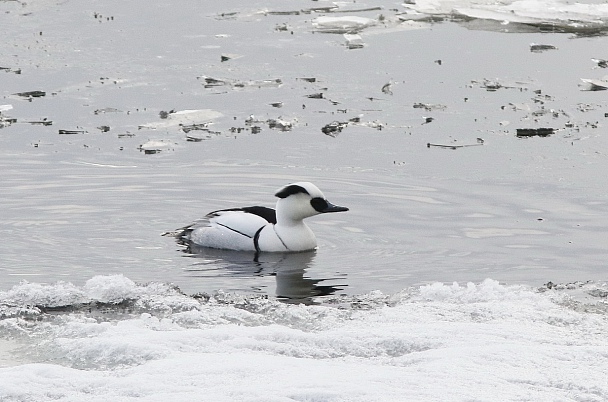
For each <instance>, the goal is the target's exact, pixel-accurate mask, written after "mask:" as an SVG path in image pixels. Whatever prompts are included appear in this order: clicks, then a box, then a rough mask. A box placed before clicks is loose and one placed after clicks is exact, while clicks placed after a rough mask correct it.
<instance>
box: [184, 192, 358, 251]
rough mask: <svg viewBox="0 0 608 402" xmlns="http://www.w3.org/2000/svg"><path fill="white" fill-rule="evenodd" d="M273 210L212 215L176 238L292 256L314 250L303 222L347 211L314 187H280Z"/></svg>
mask: <svg viewBox="0 0 608 402" xmlns="http://www.w3.org/2000/svg"><path fill="white" fill-rule="evenodd" d="M275 195H276V196H277V197H279V200H278V201H277V205H276V210H274V209H271V208H266V207H245V208H233V209H224V210H219V211H214V212H211V213H209V214H207V216H205V217H204V218H203V219H201V220H199V221H197V222H195V223H193V224H192V225H190V226H187V227H185V228H183V229H182V230H181V231H180V232H179V233H178V237H179V238H180V239H182V240H185V241H188V242H192V243H194V244H196V245H199V246H203V247H211V248H219V249H229V250H251V251H257V252H260V251H267V252H296V251H305V250H312V249H314V248H316V247H317V239H316V238H315V235H314V233H313V232H312V231H311V230H310V228H309V227H308V226H306V224H305V223H304V221H303V220H304V219H305V218H308V217H311V216H314V215H318V214H322V213H328V212H340V211H348V208H346V207H339V206H337V205H333V204H331V203H329V202H328V201H327V200H326V199H325V196H324V195H323V193H322V192H321V190H319V189H318V188H317V187H316V186H315V185H314V184H312V183H308V182H298V183H293V184H289V185H287V186H285V187H282V188H281V189H279V190H278V191H277V193H276V194H275Z"/></svg>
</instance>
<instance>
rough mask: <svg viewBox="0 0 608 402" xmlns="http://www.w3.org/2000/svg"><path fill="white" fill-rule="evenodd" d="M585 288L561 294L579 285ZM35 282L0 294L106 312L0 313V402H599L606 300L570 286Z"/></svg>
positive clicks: (605, 390)
mask: <svg viewBox="0 0 608 402" xmlns="http://www.w3.org/2000/svg"><path fill="white" fill-rule="evenodd" d="M588 286H590V285H589V284H586V285H580V286H574V287H571V290H575V289H576V290H578V291H579V292H583V293H585V294H587V295H589V294H592V292H589V291H588V288H587V287H588ZM594 286H600V285H594ZM602 286H603V285H602ZM600 287H601V286H600ZM33 288H34V287H33V285H32V284H30V283H23V284H21V285H18V286H15V287H14V288H13V289H11V290H9V291H6V292H1V293H0V300H2V304H18V303H31V302H38V303H40V302H44V301H45V300H46V301H48V302H49V303H55V302H56V301H57V300H71V299H74V296H73V295H74V294H78V295H79V298H78V300H79V301H80V302H89V303H90V302H93V301H100V300H105V301H106V302H110V303H115V304H114V306H115V307H113V308H112V307H111V306H110V305H105V307H104V308H103V310H96V309H95V308H94V307H91V306H92V305H91V304H89V307H88V308H86V309H75V310H73V311H69V312H66V313H55V314H52V315H48V314H42V313H40V314H39V315H38V317H37V319H36V320H28V319H25V318H23V317H20V316H13V317H9V318H6V319H4V320H2V321H0V336H1V337H2V338H9V339H12V340H11V348H10V349H9V350H8V351H6V352H2V351H1V350H2V349H0V353H10V354H11V356H12V363H11V365H10V366H7V367H4V368H0V400H36V401H46V400H62V401H77V400H87V401H101V400H107V399H108V398H110V399H112V400H119V401H131V400H146V401H167V400H216V401H229V400H248V401H249V400H250V401H261V400H264V401H287V400H306V401H309V400H315V401H316V400H318V401H392V400H435V401H453V400H496V396H497V395H500V399H501V400H586V401H602V400H606V398H608V384H607V383H606V378H607V375H608V353H606V350H608V339H607V338H606V337H605V335H604V334H605V333H606V331H607V330H608V319H607V316H606V314H605V309H604V311H603V312H601V310H597V308H596V310H594V311H595V312H587V311H586V310H588V309H589V308H590V307H592V306H595V305H597V306H602V305H605V300H602V299H601V298H600V299H599V301H598V298H597V297H596V298H594V300H592V301H588V302H586V303H587V304H585V305H583V304H582V303H580V302H577V301H576V300H574V299H573V298H572V297H571V296H569V295H568V293H567V291H566V290H567V288H566V289H562V290H557V289H552V290H548V289H544V290H545V291H544V292H541V291H539V290H536V289H532V288H528V287H524V286H506V285H503V284H499V283H498V282H496V281H493V280H490V279H488V280H486V281H484V282H482V283H480V284H473V283H468V284H464V285H459V284H456V283H454V284H452V285H446V284H442V283H434V284H430V285H426V286H422V287H420V288H418V289H406V290H404V291H402V292H400V293H397V294H394V295H384V294H382V293H380V292H373V293H370V294H367V295H361V296H358V297H356V298H346V297H342V298H340V297H337V296H336V297H335V299H334V300H331V301H329V302H328V303H327V304H324V305H317V306H314V305H313V306H304V305H289V304H283V303H280V302H278V301H276V300H269V299H266V298H262V297H254V296H248V297H246V296H242V295H231V294H223V293H218V294H216V295H213V296H211V297H210V298H209V299H207V298H193V297H190V296H186V295H183V294H181V293H180V292H179V291H178V290H177V289H175V288H172V287H170V286H167V285H162V284H158V283H151V284H147V285H138V284H135V283H133V282H132V281H130V280H129V279H128V278H125V277H124V276H122V275H117V276H97V277H94V278H92V279H91V280H89V281H88V282H87V283H86V284H85V285H84V286H83V287H82V288H79V287H76V286H69V284H66V283H57V284H55V285H48V286H46V287H45V288H44V289H46V291H42V290H40V289H42V287H38V288H37V289H38V291H37V293H36V295H34V296H33V298H32V299H30V300H29V301H27V300H26V301H24V300H23V296H22V295H23V294H24V292H25V290H26V289H33ZM584 289H587V290H584ZM45 293H46V294H47V295H48V297H44V294H45ZM602 294H603V293H602ZM62 295H63V296H62ZM129 302H130V303H131V304H129V305H128V306H127V307H126V308H124V307H125V303H129ZM602 303H604V304H602ZM332 304H333V305H332ZM584 306H587V307H586V308H582V307H584ZM41 307H44V306H41ZM15 342H16V343H18V344H19V345H20V347H15ZM19 360H21V362H20V363H21V364H18V362H19ZM2 361H5V362H8V361H9V360H8V359H3V358H0V362H2ZM5 364H9V363H5Z"/></svg>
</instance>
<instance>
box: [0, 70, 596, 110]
mask: <svg viewBox="0 0 608 402" xmlns="http://www.w3.org/2000/svg"><path fill="white" fill-rule="evenodd" d="M591 61H593V62H594V63H595V64H597V66H598V67H599V68H608V60H604V59H591ZM1 107H2V106H0V108H1Z"/></svg>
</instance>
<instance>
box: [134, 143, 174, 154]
mask: <svg viewBox="0 0 608 402" xmlns="http://www.w3.org/2000/svg"><path fill="white" fill-rule="evenodd" d="M173 145H174V144H173V143H172V142H169V141H165V140H150V141H147V142H145V143H143V144H141V145H140V146H139V150H140V151H143V152H144V153H145V154H157V153H159V152H161V151H163V150H165V149H168V148H170V147H172V146H173Z"/></svg>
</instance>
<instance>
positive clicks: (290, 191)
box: [275, 184, 309, 198]
mask: <svg viewBox="0 0 608 402" xmlns="http://www.w3.org/2000/svg"><path fill="white" fill-rule="evenodd" d="M299 193H303V194H309V193H308V191H306V189H305V188H304V187H302V186H298V185H297V184H290V185H289V186H285V187H283V188H282V189H281V190H279V192H277V193H276V194H275V196H276V197H279V198H287V197H289V196H290V195H294V194H299Z"/></svg>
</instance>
